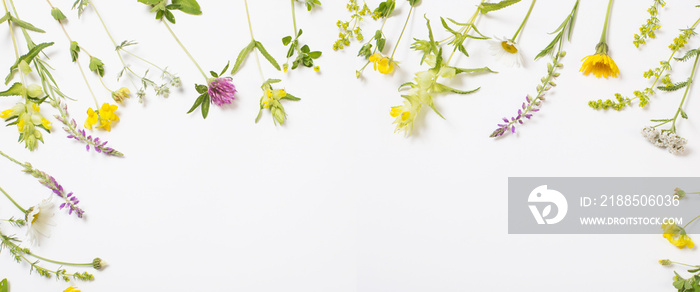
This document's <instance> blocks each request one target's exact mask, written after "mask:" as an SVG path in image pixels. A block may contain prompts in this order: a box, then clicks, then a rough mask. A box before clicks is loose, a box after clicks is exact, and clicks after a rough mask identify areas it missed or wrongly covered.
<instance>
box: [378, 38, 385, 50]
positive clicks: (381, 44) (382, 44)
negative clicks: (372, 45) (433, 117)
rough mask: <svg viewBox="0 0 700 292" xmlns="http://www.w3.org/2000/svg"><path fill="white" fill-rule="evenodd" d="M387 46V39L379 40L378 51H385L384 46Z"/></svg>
mask: <svg viewBox="0 0 700 292" xmlns="http://www.w3.org/2000/svg"><path fill="white" fill-rule="evenodd" d="M385 44H386V39H385V38H380V39H378V40H377V50H379V51H380V52H381V51H384V45H385Z"/></svg>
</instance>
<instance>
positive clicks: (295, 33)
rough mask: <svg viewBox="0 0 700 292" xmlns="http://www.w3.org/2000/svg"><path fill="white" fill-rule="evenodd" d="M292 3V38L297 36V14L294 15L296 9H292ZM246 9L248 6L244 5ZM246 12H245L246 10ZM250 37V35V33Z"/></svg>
mask: <svg viewBox="0 0 700 292" xmlns="http://www.w3.org/2000/svg"><path fill="white" fill-rule="evenodd" d="M291 1H292V22H293V23H294V36H296V35H297V32H298V31H299V30H297V13H296V7H294V0H291ZM247 7H248V4H247V3H246V8H247ZM246 11H247V10H246ZM251 35H252V33H251Z"/></svg>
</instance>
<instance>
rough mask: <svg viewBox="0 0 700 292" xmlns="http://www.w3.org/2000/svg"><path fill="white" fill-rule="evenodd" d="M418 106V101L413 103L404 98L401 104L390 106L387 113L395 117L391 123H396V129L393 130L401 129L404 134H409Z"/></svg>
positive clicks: (418, 109) (418, 110)
mask: <svg viewBox="0 0 700 292" xmlns="http://www.w3.org/2000/svg"><path fill="white" fill-rule="evenodd" d="M420 108H421V104H420V103H413V102H411V101H409V100H404V101H403V105H398V106H394V107H391V111H390V112H389V115H391V116H392V117H393V118H395V119H394V122H393V123H394V124H396V130H395V131H394V132H399V131H403V132H404V134H405V135H406V136H408V135H410V134H411V131H413V122H414V120H415V119H416V115H417V114H418V112H420Z"/></svg>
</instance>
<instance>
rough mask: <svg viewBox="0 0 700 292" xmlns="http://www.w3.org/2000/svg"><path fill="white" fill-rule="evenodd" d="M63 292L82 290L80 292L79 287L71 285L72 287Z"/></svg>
mask: <svg viewBox="0 0 700 292" xmlns="http://www.w3.org/2000/svg"><path fill="white" fill-rule="evenodd" d="M63 292H80V290H78V287H76V286H75V285H71V286H70V287H68V288H66V290H63Z"/></svg>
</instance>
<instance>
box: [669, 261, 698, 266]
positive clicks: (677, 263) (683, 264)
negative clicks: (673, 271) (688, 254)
mask: <svg viewBox="0 0 700 292" xmlns="http://www.w3.org/2000/svg"><path fill="white" fill-rule="evenodd" d="M671 263H674V264H676V265H681V266H687V267H692V268H697V267H700V266H698V265H689V264H685V263H679V262H674V261H671Z"/></svg>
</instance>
